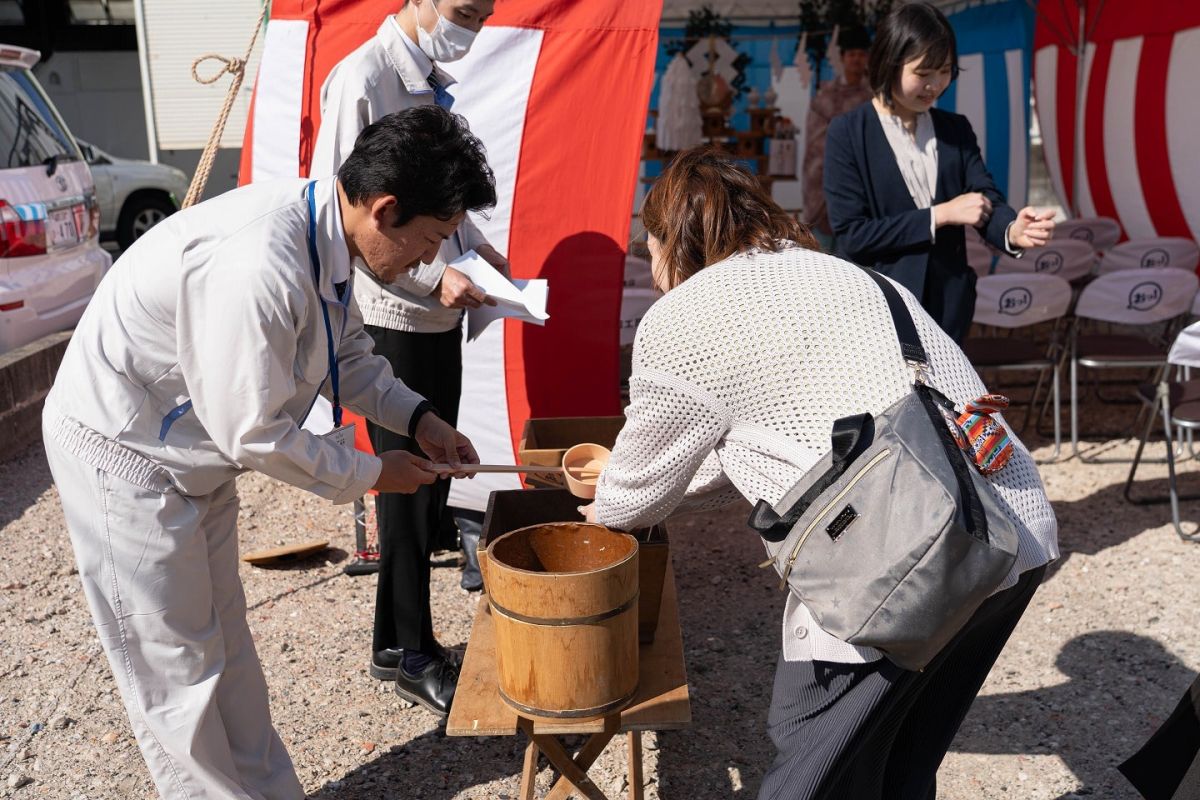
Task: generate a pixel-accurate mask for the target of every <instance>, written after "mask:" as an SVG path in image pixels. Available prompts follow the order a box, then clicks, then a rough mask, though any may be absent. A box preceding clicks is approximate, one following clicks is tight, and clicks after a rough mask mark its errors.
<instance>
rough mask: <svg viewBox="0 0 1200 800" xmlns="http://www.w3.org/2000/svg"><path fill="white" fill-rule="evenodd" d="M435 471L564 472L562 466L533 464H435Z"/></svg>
mask: <svg viewBox="0 0 1200 800" xmlns="http://www.w3.org/2000/svg"><path fill="white" fill-rule="evenodd" d="M433 471H434V472H525V473H536V474H539V475H542V474H544V475H550V474H559V475H561V474H562V467H535V466H533V465H532V464H463V465H462V467H460V468H458V469H455V468H454V467H452V466H450V465H449V464H434V465H433Z"/></svg>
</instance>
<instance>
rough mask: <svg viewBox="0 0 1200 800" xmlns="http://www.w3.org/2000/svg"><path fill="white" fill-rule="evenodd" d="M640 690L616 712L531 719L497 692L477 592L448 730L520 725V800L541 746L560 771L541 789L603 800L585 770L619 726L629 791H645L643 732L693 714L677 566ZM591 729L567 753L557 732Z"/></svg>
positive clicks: (646, 653)
mask: <svg viewBox="0 0 1200 800" xmlns="http://www.w3.org/2000/svg"><path fill="white" fill-rule="evenodd" d="M638 657H639V671H638V691H637V694H636V695H634V698H633V702H632V703H631V704H630V705H629V706H628V707H627V708H626V709H625V710H624V711H622V712H621V713H620V714H614V715H612V716H609V717H604V718H603V719H594V720H587V721H585V722H578V721H572V720H531V719H527V718H525V717H521V716H518V714H517V712H516V711H514V710H513V709H512V708H510V707H509V706H508V705H507V704H506V703H505V702H504V701H503V700H501V699H500V692H499V688H498V686H497V683H496V651H495V627H494V624H493V622H492V615H491V611H490V609H489V607H488V604H487V600H486V598H480V601H479V608H478V610H477V611H476V612H475V623H474V626H473V627H472V629H471V638H470V641H468V643H467V652H466V655H465V657H464V658H463V664H462V670H461V671H460V673H459V678H458V689H457V690H456V692H455V694H454V704H453V705H452V706H451V707H450V718H449V719H448V720H447V721H446V735H448V736H513V735H515V734H516V733H517V731H518V730H521V731H524V732H525V735H526V736H528V737H529V745H528V746H527V747H526V748H525V762H524V767H523V768H522V770H521V793H520V798H521V800H532V798H533V792H534V782H535V778H536V776H537V763H538V753H544V754H545V756H546V758H547V759H548V760H549V761H550V764H551V765H552V766H553V767H554V768H555V769H557V770H558V771H559V773H560V775H561V777H560V778H559V779H558V780H557V781H556V782H555V783H554V786H553V788H552V789H551V790H550V793H549V794H548V795H547V796H546V797H547V799H548V800H549V798H556V799H557V800H562V799H563V798H566V797H568V796H569V795H570V794H571V793H572V792H577V793H578V794H580V795H582V796H583V797H586V798H588V800H606V798H605V795H604V793H603V792H602V791H601V790H600V787H598V786H597V785H596V784H594V783H593V782H592V781H591V779H590V778H588V774H587V773H588V770H589V769H590V768H591V766H592V765H593V764H594V763H596V759H598V758H599V757H600V754H601V753H603V752H604V748H605V747H607V746H608V743H609V742H610V741H611V740H612V739H613V737H615V736H617V735H618V734H621V733H624V734H626V736H627V739H628V741H629V797H630V798H632V799H633V800H640V798H641V797H642V735H641V732H642V731H663V730H681V729H683V728H686V727H688V726H689V725H690V724H691V721H692V706H691V701H690V700H689V699H688V688H687V674H686V671H685V669H684V664H683V638H682V636H681V635H680V632H679V603H678V600H677V598H676V594H675V572H674V570H673V569H672V567H671V565H670V563H668V564H667V569H666V578H665V580H664V581H663V593H662V606H661V609H660V611H659V621H658V632H657V635H656V636H655V638H654V641H653V642H651V643H649V644H644V645H642V646H641V649H640V651H639V653H638ZM580 734H584V735H588V734H590V735H589V736H588V739H587V741H586V742H585V743H584V745H583V747H582V748H581V749H580V750H579V752H578V753H577V754H576V755H575V756H574V757H572V756H571V754H570V753H568V752H567V750H566V748H565V747H564V746H563V744H562V742H560V741H559V740H558V738H557V737H558V736H573V735H580Z"/></svg>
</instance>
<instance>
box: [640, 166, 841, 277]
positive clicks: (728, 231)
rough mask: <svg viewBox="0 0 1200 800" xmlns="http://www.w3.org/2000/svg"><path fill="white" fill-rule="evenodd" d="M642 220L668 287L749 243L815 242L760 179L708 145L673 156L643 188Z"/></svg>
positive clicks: (774, 246)
mask: <svg viewBox="0 0 1200 800" xmlns="http://www.w3.org/2000/svg"><path fill="white" fill-rule="evenodd" d="M642 224H643V225H645V226H646V231H647V232H648V233H649V234H650V235H651V236H653V237H654V238H655V239H657V240H658V244H659V251H660V255H659V259H660V260H661V261H662V262H663V263H662V265H661V269H662V270H663V272H662V274H663V275H665V277H666V282H667V286H668V287H670V288H674V287H676V286H678V285H679V284H681V283H683V282H684V281H685V280H687V279H688V278H690V277H691V276H693V275H695V274H696V273H697V272H699V271H700V270H702V269H704V268H705V267H707V266H710V265H711V264H715V263H717V262H718V261H724V260H725V259H727V258H729V257H730V256H732V255H734V254H736V253H740V252H742V251H745V250H749V249H752V248H757V249H759V250H769V251H771V252H778V251H779V250H781V249H782V248H783V247H785V246H786V243H787V242H789V241H790V242H795V243H796V244H798V245H800V246H801V247H806V248H808V249H810V250H819V249H820V248H819V246H818V245H817V241H816V239H814V238H813V237H812V234H811V233H809V232H808V228H806V227H805V226H804V225H802V224H800V223H799V222H797V221H796V219H795V218H794V217H792V215H790V214H788V213H787V212H786V211H784V210H783V209H782V208H780V207H779V204H778V203H776V202H775V201H774V200H772V199H771V195H770V194H769V193H768V192H767V191H766V190H765V189H764V188H763V186H762V184H761V183H759V181H758V178H756V177H754V175H752V174H750V172H749V171H748V170H747V169H745V168H744V167H742V166H739V165H738V164H735V163H734V162H733V161H731V160H730V158H729V155H728V154H727V153H725V152H723V151H721V150H720V149H718V148H716V147H714V146H712V145H705V146H702V147H697V148H694V149H692V150H684V151H683V152H681V153H680V154H679V155H677V156H676V157H675V159H674V160H673V161H672V162H671V163H670V165H669V166H668V167H667V168H666V170H665V171H664V172H663V174H662V175H661V176H659V178H658V180H657V181H655V182H654V186H653V187H651V189H650V192H649V193H648V194H647V195H646V201H645V203H643V204H642Z"/></svg>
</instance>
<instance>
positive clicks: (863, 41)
mask: <svg viewBox="0 0 1200 800" xmlns="http://www.w3.org/2000/svg"><path fill="white" fill-rule="evenodd" d="M837 46H838V48H839V49H841V50H870V49H871V34H869V33H867V29H866V28H863V27H860V26H857V25H856V26H854V27H852V28H843V29H842V30H840V31H838V38H837Z"/></svg>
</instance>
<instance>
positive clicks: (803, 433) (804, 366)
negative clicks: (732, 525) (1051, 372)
mask: <svg viewBox="0 0 1200 800" xmlns="http://www.w3.org/2000/svg"><path fill="white" fill-rule="evenodd" d="M897 289H898V290H899V291H900V293H901V295H902V296H903V297H904V299H905V302H906V303H907V305H908V309H909V311H910V312H911V314H912V316H913V319H914V320H915V322H916V325H917V331H918V333H919V335H920V337H921V341H922V343H923V344H924V346H925V350H926V352H927V353H928V355H929V359H930V363H931V367H932V374H931V382H932V383H933V384H934V385H935V386H936V387H937V388H938V389H940V390H941V391H942V392H943V393H944V394H945V395H946V396H947V397H949V398H950V399H951V400H952V401H954V402H955V403H956V404H962V403H964V402H966V401H968V400H972V399H974V398H976V397H978V396H980V395H982V394H984V393H985V392H986V390H985V388H984V385H983V383H982V381H980V379H979V376H978V375H977V374H976V373H975V370H974V369H973V368H972V366H971V364H970V362H968V361H967V358H966V356H964V355H963V352H962V350H960V349H959V347H958V346H957V345H956V344H955V343H954V342H953V341H952V340H951V339H950V338H949V337H948V336H946V334H945V333H943V332H942V331H941V329H940V328H938V326H937V324H936V323H935V322H934V321H933V320H932V319H931V318H930V317H929V315H928V314H926V313H925V311H924V310H923V309H922V308H921V305H920V303H919V302H918V301H917V300H916V298H914V297H913V296H912V295H911V294H910V293H909V292H908V291H907V290H905V289H904V288H903V287H900V286H897ZM911 383H912V375H911V372H910V370H909V368H908V367H907V366H906V365H905V363H904V360H903V359H902V358H901V356H900V347H899V344H898V343H897V341H896V334H895V329H894V327H893V325H892V319H891V316H890V314H889V313H888V309H887V304H886V302H885V301H884V298H883V294H882V293H881V292H880V291H879V287H877V286H876V285H875V284H874V282H873V281H871V279H870V278H869V277H868V276H867V275H865V274H863V272H862V270H861V269H860V268H859V267H856V266H854V265H853V264H850V263H848V262H845V261H842V260H840V259H837V258H834V257H833V256H829V255H826V254H823V253H819V252H815V251H811V250H805V249H802V248H800V247H796V246H791V247H787V248H785V249H783V250H782V251H780V252H778V253H770V252H752V253H745V254H740V255H737V256H734V257H732V258H729V259H727V260H725V261H722V262H720V263H719V264H714V265H713V266H710V267H708V268H706V269H704V270H702V271H701V272H700V273H698V274H697V275H695V276H693V277H692V278H690V279H688V280H687V281H685V282H684V283H683V284H681V285H680V286H678V287H676V288H675V289H673V290H671V291H670V292H669V293H667V294H666V295H665V296H664V297H663V298H662V299H660V300H659V301H658V302H657V303H655V304H654V306H653V307H652V308H651V309H650V311H649V313H647V314H646V316H645V317H644V318H643V320H642V322H641V324H640V326H639V328H638V332H637V339H636V341H635V344H634V352H633V374H632V377H631V379H630V384H629V386H630V403H629V406H628V408H627V409H626V412H625V415H626V423H625V427H624V429H623V430H622V431H621V435H620V437H619V438H618V440H617V443H616V446H615V448H614V449H613V453H612V458H611V460H610V461H609V463H608V466H607V467H606V468H605V470H604V472H603V473H602V475H601V478H600V482H599V485H598V487H597V492H596V512H597V518H598V519H599V521H600V522H602V523H603V524H605V525H609V526H611V527H616V528H626V529H628V528H634V527H641V526H645V525H650V524H653V523H656V522H659V521H661V520H663V519H664V518H666V517H667V516H668V515H669V514H671V513H672V512H674V511H677V510H678V511H696V510H704V509H711V508H714V507H719V506H723V505H726V504H728V503H730V502H734V501H738V500H740V499H742V498H744V499H745V500H746V501H749V502H750V503H753V502H755V501H757V500H758V499H759V498H762V499H764V500H766V501H767V502H769V503H771V504H774V503H777V502H778V501H779V500H780V498H782V497H783V495H784V494H785V493H786V492H787V491H788V489H790V488H791V487H792V486H793V485H794V484H795V483H796V481H798V480H799V479H800V478H801V477H802V476H803V475H804V473H805V472H806V471H807V470H808V469H810V468H811V467H812V466H813V465H814V464H815V463H816V462H817V460H818V459H819V458H820V457H821V456H822V455H823V454H824V453H825V452H826V451H828V449H829V446H830V441H829V435H830V429H831V427H832V424H833V421H834V420H835V419H837V418H839V417H843V416H847V415H850V414H857V413H862V412H864V411H869V412H872V413H878V412H881V411H883V410H884V409H886V408H887V407H888V406H890V405H891V404H892V403H894V402H895V401H896V400H898V399H900V398H901V397H902V396H904V394H905V393H906V392H908V391H909V387H910V386H911ZM1006 424H1007V423H1006ZM1011 433H1012V432H1011V430H1010V434H1011ZM1013 442H1014V446H1015V452H1014V454H1013V457H1012V459H1011V460H1010V462H1009V464H1008V466H1006V467H1005V468H1004V469H1003V470H1002V471H1001V472H1000V473H998V474H997V475H996V476H994V478H993V479H992V480H993V484H994V486H995V487H996V489H997V494H998V495H999V497H1000V498H1001V499H1002V501H1003V502H1004V503H1005V504H1006V505H1007V507H1008V509H1009V510H1010V515H1011V517H1012V518H1013V520H1014V521H1016V522H1017V523H1018V527H1019V529H1020V532H1021V538H1020V547H1019V551H1018V556H1017V563H1016V566H1015V567H1014V569H1013V571H1012V573H1011V574H1010V575H1009V576H1008V578H1007V579H1006V580H1005V582H1004V583H1003V584H1002V586H1001V588H1002V589H1003V588H1008V587H1010V586H1012V585H1013V584H1015V583H1016V580H1017V576H1018V575H1019V574H1020V573H1022V572H1025V571H1027V570H1030V569H1033V568H1035V567H1038V566H1041V565H1042V564H1045V563H1047V562H1049V561H1051V560H1053V559H1055V558H1057V557H1058V543H1057V524H1056V522H1055V519H1054V512H1053V510H1052V509H1051V507H1050V503H1049V501H1048V500H1047V498H1046V493H1045V490H1044V489H1043V487H1042V481H1041V478H1040V477H1039V476H1038V472H1037V468H1036V466H1035V465H1034V462H1033V459H1032V458H1031V457H1030V455H1029V452H1028V451H1027V450H1026V449H1025V447H1024V445H1022V444H1021V443H1020V442H1019V441H1018V440H1017V439H1016V436H1015V435H1013ZM747 511H749V506H747ZM745 535H747V536H752V535H754V534H753V532H752V531H751V530H750V529H749V528H747V530H746V532H745ZM765 579H767V576H765V575H764V580H765ZM783 652H784V657H785V658H786V659H787V660H789V661H799V660H810V659H811V660H819V661H833V662H841V663H854V662H865V661H870V660H874V659H877V658H879V657H880V653H879V652H878V651H877V650H872V649H869V648H860V647H855V646H853V645H850V644H847V643H845V642H842V641H839V640H838V639H835V638H834V637H833V636H831V635H829V634H828V633H826V632H825V631H823V630H821V629H820V628H819V627H818V626H817V624H816V622H815V621H814V620H813V618H812V616H811V615H810V614H809V612H808V610H807V609H806V608H805V607H804V605H803V604H802V603H800V602H799V600H797V598H796V597H795V595H794V594H790V593H789V595H788V600H787V606H786V609H785V612H784V621H783Z"/></svg>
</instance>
